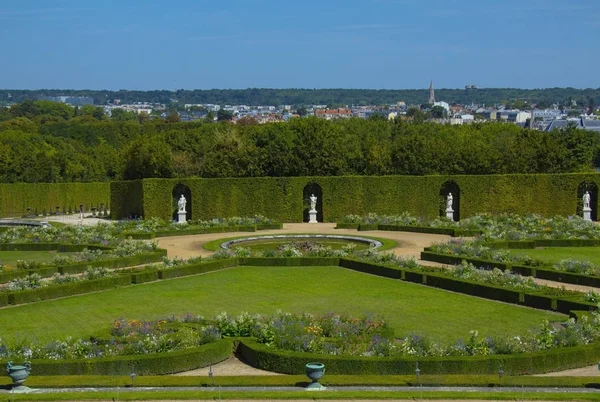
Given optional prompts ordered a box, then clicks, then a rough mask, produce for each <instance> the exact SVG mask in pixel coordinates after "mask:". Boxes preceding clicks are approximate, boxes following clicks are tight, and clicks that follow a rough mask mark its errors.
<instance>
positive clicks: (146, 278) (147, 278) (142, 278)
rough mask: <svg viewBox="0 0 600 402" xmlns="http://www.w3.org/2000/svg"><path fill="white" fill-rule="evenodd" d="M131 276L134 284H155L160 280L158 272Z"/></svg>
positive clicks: (137, 273) (143, 272) (146, 272)
mask: <svg viewBox="0 0 600 402" xmlns="http://www.w3.org/2000/svg"><path fill="white" fill-rule="evenodd" d="M130 276H131V283H133V284H139V283H146V282H154V281H157V280H158V271H142V272H134V273H132V274H131V275H130Z"/></svg>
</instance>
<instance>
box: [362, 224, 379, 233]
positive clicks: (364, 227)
mask: <svg viewBox="0 0 600 402" xmlns="http://www.w3.org/2000/svg"><path fill="white" fill-rule="evenodd" d="M377 226H378V225H377V224H376V223H361V224H360V225H358V230H359V231H361V232H362V231H367V230H377Z"/></svg>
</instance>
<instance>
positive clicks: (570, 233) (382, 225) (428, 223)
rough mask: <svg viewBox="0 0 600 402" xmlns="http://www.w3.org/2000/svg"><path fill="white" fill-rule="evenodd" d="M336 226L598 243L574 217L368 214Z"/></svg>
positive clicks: (597, 235)
mask: <svg viewBox="0 0 600 402" xmlns="http://www.w3.org/2000/svg"><path fill="white" fill-rule="evenodd" d="M339 224H340V225H341V226H339V227H340V228H341V227H351V226H348V225H354V226H356V225H358V227H359V228H360V227H361V226H364V227H366V228H370V229H371V230H373V228H378V229H379V230H411V231H420V232H423V233H440V234H448V235H451V236H474V235H476V234H481V236H482V238H483V239H485V240H527V239H557V240H558V239H596V240H598V239H600V227H598V226H597V225H594V224H593V223H592V222H589V221H586V220H583V219H582V218H580V217H576V216H571V217H568V218H565V217H561V216H556V217H553V218H545V217H543V216H541V215H527V216H521V215H515V214H503V215H490V214H480V215H476V216H473V217H470V218H466V219H462V220H461V221H460V222H454V221H451V220H449V219H446V218H438V219H434V220H427V219H422V218H418V217H414V216H411V215H410V214H409V213H403V214H400V215H378V214H374V213H371V214H367V215H365V216H359V215H347V216H346V217H344V218H343V219H342V220H341V221H340V223H339Z"/></svg>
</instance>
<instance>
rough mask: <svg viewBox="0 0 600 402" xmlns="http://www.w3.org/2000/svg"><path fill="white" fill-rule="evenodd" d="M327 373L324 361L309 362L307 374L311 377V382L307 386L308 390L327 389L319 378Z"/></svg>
mask: <svg viewBox="0 0 600 402" xmlns="http://www.w3.org/2000/svg"><path fill="white" fill-rule="evenodd" d="M324 374H325V365H324V364H323V363H307V364H306V375H307V376H308V378H310V379H311V381H312V382H311V383H310V384H308V386H307V387H306V389H307V390H322V389H325V387H324V386H322V385H321V384H320V383H319V379H320V378H321V377H323V375H324Z"/></svg>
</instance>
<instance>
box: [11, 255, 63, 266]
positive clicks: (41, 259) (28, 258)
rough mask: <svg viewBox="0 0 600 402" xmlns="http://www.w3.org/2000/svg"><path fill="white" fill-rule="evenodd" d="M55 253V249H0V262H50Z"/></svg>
mask: <svg viewBox="0 0 600 402" xmlns="http://www.w3.org/2000/svg"><path fill="white" fill-rule="evenodd" d="M57 254H58V253H57V252H56V251H0V263H2V264H5V265H11V266H14V265H16V264H17V260H23V261H37V262H51V261H52V260H53V259H54V257H56V255H57ZM60 254H61V255H65V254H73V253H60Z"/></svg>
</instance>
